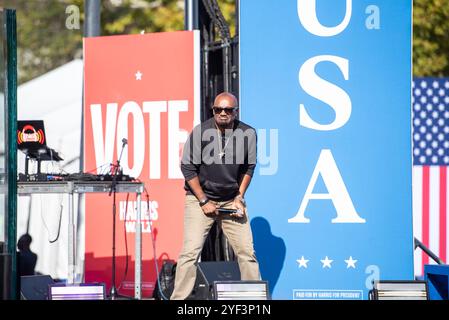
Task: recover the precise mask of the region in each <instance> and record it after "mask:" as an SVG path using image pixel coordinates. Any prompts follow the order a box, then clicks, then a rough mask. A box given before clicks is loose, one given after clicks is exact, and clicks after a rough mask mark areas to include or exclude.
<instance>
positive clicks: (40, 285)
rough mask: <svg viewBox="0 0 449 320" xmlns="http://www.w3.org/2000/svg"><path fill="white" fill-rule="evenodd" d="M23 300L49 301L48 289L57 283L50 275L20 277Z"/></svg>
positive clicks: (21, 297)
mask: <svg viewBox="0 0 449 320" xmlns="http://www.w3.org/2000/svg"><path fill="white" fill-rule="evenodd" d="M20 282H21V283H20V299H21V300H48V287H49V285H50V284H53V283H55V282H54V281H53V279H52V277H51V276H49V275H38V276H22V277H20Z"/></svg>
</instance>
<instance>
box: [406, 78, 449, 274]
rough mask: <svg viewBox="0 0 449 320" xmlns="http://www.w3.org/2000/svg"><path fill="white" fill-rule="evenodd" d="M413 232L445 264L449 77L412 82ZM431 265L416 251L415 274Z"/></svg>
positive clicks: (446, 248)
mask: <svg viewBox="0 0 449 320" xmlns="http://www.w3.org/2000/svg"><path fill="white" fill-rule="evenodd" d="M412 104H413V233H414V236H415V237H416V238H417V239H418V240H420V241H421V242H422V243H423V244H424V245H425V246H427V247H428V248H429V249H430V250H431V251H432V252H433V253H435V254H436V255H437V256H439V257H440V258H441V259H442V260H443V261H444V262H447V257H448V254H449V252H448V248H449V245H448V237H447V230H448V220H449V219H448V178H449V175H448V165H449V78H414V81H413V96H412ZM429 263H430V264H434V263H435V262H434V261H433V260H432V259H430V258H429V257H428V256H427V255H426V254H425V253H424V252H423V251H422V250H421V249H416V250H415V275H416V276H421V275H423V274H424V269H423V268H424V265H425V264H429Z"/></svg>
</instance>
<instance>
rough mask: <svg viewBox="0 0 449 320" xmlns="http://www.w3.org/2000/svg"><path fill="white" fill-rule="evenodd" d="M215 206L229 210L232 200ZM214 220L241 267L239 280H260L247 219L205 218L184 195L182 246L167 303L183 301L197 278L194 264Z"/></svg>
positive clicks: (194, 203) (193, 197) (200, 210)
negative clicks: (173, 285)
mask: <svg viewBox="0 0 449 320" xmlns="http://www.w3.org/2000/svg"><path fill="white" fill-rule="evenodd" d="M217 206H218V207H223V208H229V207H231V206H232V200H231V201H226V202H217ZM215 219H220V220H221V223H222V228H223V232H224V234H225V235H226V237H227V238H228V240H229V243H230V244H231V246H232V249H233V250H234V252H235V254H236V255H237V260H238V264H239V268H240V274H241V278H242V280H260V273H259V264H258V263H257V260H256V255H255V253H254V247H253V236H252V233H251V227H250V224H249V219H248V217H247V216H245V217H243V218H240V219H236V218H232V217H229V216H225V217H208V216H206V215H205V214H204V213H203V210H202V209H201V207H200V206H199V204H198V200H197V199H196V197H195V196H193V195H187V196H186V199H185V212H184V244H183V248H182V251H181V254H180V255H179V259H178V264H177V267H176V278H175V289H174V291H173V294H172V295H171V297H170V300H182V299H186V298H187V297H188V296H189V294H190V293H191V292H192V290H193V286H194V285H195V279H196V271H197V267H196V262H197V260H198V258H199V256H200V254H201V250H202V248H203V245H204V242H205V241H206V237H207V234H208V233H209V230H210V228H211V227H212V225H213V223H214V221H215Z"/></svg>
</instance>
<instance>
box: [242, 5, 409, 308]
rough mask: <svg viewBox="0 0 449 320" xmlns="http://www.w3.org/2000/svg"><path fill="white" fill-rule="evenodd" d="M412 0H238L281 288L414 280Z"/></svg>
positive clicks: (254, 210)
mask: <svg viewBox="0 0 449 320" xmlns="http://www.w3.org/2000/svg"><path fill="white" fill-rule="evenodd" d="M411 8H412V2H411V0H395V1H391V0H370V1H368V0H357V1H352V0H319V1H318V0H285V1H272V0H245V1H241V2H240V8H239V10H240V12H239V15H240V30H239V35H240V117H241V119H242V120H243V121H245V122H246V123H248V124H250V125H251V126H253V127H255V128H257V132H258V168H257V170H256V172H255V175H254V177H253V182H252V184H251V186H250V188H249V190H248V193H247V196H246V197H247V200H248V209H249V211H248V212H249V216H250V218H251V219H252V220H251V226H252V229H253V234H254V246H255V249H256V255H257V257H258V260H259V264H260V270H261V275H262V278H263V279H264V280H268V281H269V288H270V291H271V294H272V297H273V298H274V299H326V300H327V299H367V298H368V292H369V290H370V289H372V284H373V281H374V280H407V279H408V280H411V279H413V272H414V269H413V231H412V224H413V223H412V148H411V145H412V133H411V124H412V118H411V92H412V88H411V83H412V79H411V30H412V28H411Z"/></svg>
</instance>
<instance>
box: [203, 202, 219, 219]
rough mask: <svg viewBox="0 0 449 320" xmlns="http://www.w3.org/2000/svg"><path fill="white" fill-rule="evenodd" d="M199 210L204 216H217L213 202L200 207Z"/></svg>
mask: <svg viewBox="0 0 449 320" xmlns="http://www.w3.org/2000/svg"><path fill="white" fill-rule="evenodd" d="M201 209H202V210H203V213H204V214H205V215H206V216H215V215H217V205H216V204H215V203H214V202H213V201H209V202H208V203H206V204H205V205H204V206H202V207H201Z"/></svg>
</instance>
